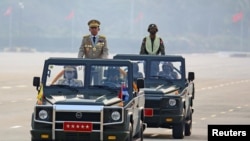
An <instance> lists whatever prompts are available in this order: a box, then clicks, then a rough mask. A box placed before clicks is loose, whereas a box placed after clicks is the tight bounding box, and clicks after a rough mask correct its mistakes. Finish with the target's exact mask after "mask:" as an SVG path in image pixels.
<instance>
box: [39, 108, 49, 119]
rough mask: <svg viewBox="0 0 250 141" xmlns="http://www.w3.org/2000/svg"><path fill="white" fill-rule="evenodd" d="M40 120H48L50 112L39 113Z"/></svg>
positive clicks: (42, 111)
mask: <svg viewBox="0 0 250 141" xmlns="http://www.w3.org/2000/svg"><path fill="white" fill-rule="evenodd" d="M39 118H40V119H43V120H44V119H46V118H48V112H47V111H46V110H41V111H39Z"/></svg>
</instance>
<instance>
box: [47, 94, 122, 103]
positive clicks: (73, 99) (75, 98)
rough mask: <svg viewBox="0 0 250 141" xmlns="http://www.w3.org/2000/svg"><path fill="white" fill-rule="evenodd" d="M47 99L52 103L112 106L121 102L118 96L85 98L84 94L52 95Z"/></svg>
mask: <svg viewBox="0 0 250 141" xmlns="http://www.w3.org/2000/svg"><path fill="white" fill-rule="evenodd" d="M46 101H47V102H48V103H50V104H62V105H63V104H65V105H104V106H111V105H116V104H119V103H120V102H121V99H120V98H118V97H117V96H114V97H109V98H107V97H106V96H100V97H96V98H91V99H89V98H84V96H83V95H70V96H50V97H46Z"/></svg>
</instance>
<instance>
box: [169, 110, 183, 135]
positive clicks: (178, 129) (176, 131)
mask: <svg viewBox="0 0 250 141" xmlns="http://www.w3.org/2000/svg"><path fill="white" fill-rule="evenodd" d="M182 113H183V115H184V117H186V113H185V109H183V111H182ZM185 121H186V118H184V119H183V121H181V122H180V123H177V124H175V125H174V126H173V129H172V136H173V138H174V139H183V138H184V136H185Z"/></svg>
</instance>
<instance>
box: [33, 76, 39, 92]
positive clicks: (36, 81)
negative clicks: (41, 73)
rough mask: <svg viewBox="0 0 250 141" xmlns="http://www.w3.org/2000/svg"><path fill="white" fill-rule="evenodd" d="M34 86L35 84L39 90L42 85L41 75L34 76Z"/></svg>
mask: <svg viewBox="0 0 250 141" xmlns="http://www.w3.org/2000/svg"><path fill="white" fill-rule="evenodd" d="M33 86H35V87H36V89H37V90H38V88H39V86H40V77H34V78H33Z"/></svg>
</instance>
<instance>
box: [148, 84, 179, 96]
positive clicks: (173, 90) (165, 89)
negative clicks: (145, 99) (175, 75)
mask: <svg viewBox="0 0 250 141" xmlns="http://www.w3.org/2000/svg"><path fill="white" fill-rule="evenodd" d="M143 90H144V93H145V95H149V94H154V95H157V94H158V95H166V94H168V95H171V94H173V95H175V94H177V93H178V91H179V90H180V87H179V86H176V85H169V86H165V85H159V86H158V87H156V88H143Z"/></svg>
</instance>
